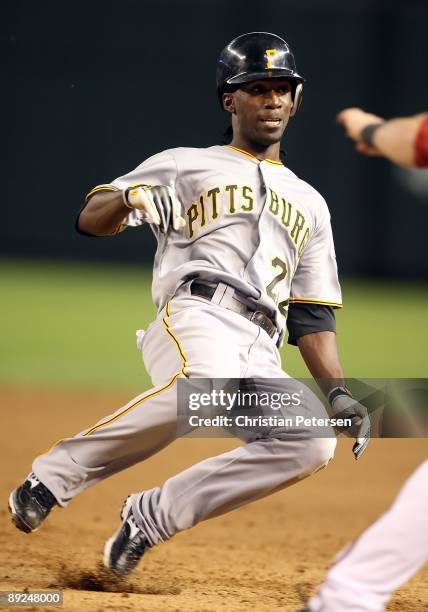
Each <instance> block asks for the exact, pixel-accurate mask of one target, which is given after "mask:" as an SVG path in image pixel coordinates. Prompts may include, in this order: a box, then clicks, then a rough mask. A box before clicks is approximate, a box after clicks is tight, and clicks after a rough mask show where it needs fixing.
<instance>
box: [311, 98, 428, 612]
mask: <svg viewBox="0 0 428 612" xmlns="http://www.w3.org/2000/svg"><path fill="white" fill-rule="evenodd" d="M337 119H338V122H339V123H340V124H342V125H343V126H344V128H345V130H346V133H347V134H348V136H349V137H350V138H352V139H353V140H354V141H355V142H356V143H357V149H358V150H359V151H360V152H361V153H364V154H367V155H383V156H384V157H386V158H387V159H390V160H391V161H395V162H396V163H398V164H400V165H402V166H410V167H415V168H416V167H420V168H421V167H427V166H428V113H424V114H420V115H414V116H413V117H405V118H398V119H392V120H390V121H384V120H383V119H381V118H380V117H377V116H376V115H372V114H371V113H366V112H364V111H362V110H361V109H359V108H349V109H345V110H343V111H342V112H341V113H339V115H338V117H337ZM427 560H428V461H425V462H424V463H422V465H420V466H419V467H418V469H417V470H416V471H415V472H414V473H413V474H412V475H411V476H410V477H409V478H408V480H407V481H406V483H405V484H404V485H403V487H402V489H401V490H400V492H399V493H398V495H397V497H396V499H395V501H394V503H393V504H392V506H391V508H390V509H389V510H388V511H387V512H385V514H383V515H382V516H381V517H380V518H379V519H378V520H377V521H376V522H375V523H374V524H373V525H371V526H370V527H369V528H368V529H367V530H366V531H365V532H364V533H363V534H362V535H361V536H360V537H359V538H358V539H357V540H356V541H355V542H354V543H353V544H352V545H351V546H349V547H347V548H345V550H344V551H342V552H341V553H340V554H339V555H338V557H337V559H336V561H335V563H334V564H333V565H332V567H331V568H330V570H329V572H328V574H327V577H326V579H325V581H324V583H323V584H322V585H321V586H320V587H319V588H318V591H317V593H316V595H315V596H314V597H312V599H311V600H310V601H309V604H308V606H307V608H306V611H307V612H343V611H344V610H355V612H381V611H382V610H384V609H385V606H386V605H387V603H388V601H389V600H390V598H391V596H392V594H393V592H394V591H395V590H396V589H398V588H399V587H400V586H401V585H402V584H404V583H405V582H406V581H407V580H409V579H410V578H411V577H412V576H413V575H414V574H415V573H416V572H417V571H418V570H419V569H420V568H421V567H422V566H423V565H424V563H426V561H427Z"/></svg>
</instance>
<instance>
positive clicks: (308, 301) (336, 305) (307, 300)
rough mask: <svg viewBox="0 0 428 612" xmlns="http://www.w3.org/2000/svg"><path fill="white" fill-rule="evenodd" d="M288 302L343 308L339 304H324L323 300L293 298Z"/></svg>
mask: <svg viewBox="0 0 428 612" xmlns="http://www.w3.org/2000/svg"><path fill="white" fill-rule="evenodd" d="M288 301H289V302H291V303H295V304H321V306H333V308H343V304H339V303H338V302H324V301H323V300H318V299H316V298H292V297H291V298H289V300H288Z"/></svg>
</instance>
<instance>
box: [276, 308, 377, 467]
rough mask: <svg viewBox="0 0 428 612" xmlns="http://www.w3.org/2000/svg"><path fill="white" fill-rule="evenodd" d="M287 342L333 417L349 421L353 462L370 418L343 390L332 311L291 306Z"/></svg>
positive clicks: (365, 438)
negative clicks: (299, 354)
mask: <svg viewBox="0 0 428 612" xmlns="http://www.w3.org/2000/svg"><path fill="white" fill-rule="evenodd" d="M287 327H288V332H289V338H288V342H289V343H290V344H294V345H297V346H298V347H299V351H300V353H301V355H302V357H303V360H304V361H305V363H306V365H307V367H308V370H309V371H310V373H311V374H312V376H313V377H314V379H315V380H316V381H317V383H318V385H319V386H320V388H321V390H322V392H323V393H324V394H325V396H326V397H327V399H328V401H329V404H330V406H331V409H332V416H335V417H340V418H350V419H351V421H352V426H351V427H350V428H348V431H349V432H350V433H351V435H353V436H354V437H355V438H356V443H355V444H354V446H353V449H352V450H353V453H354V456H355V458H356V459H359V457H360V456H361V454H362V453H363V452H364V450H365V449H366V447H367V444H368V441H369V436H370V419H369V417H368V413H367V410H366V408H365V407H364V406H362V405H361V404H359V403H358V402H356V401H355V400H354V399H353V398H352V395H351V393H350V392H349V390H348V389H347V388H346V383H345V378H344V374H343V368H342V365H341V363H340V358H339V351H338V348H337V342H336V333H335V332H336V320H335V317H334V312H333V308H332V307H331V306H326V305H324V304H313V303H300V304H297V303H294V304H293V303H292V304H291V305H290V308H289V315H288V319H287Z"/></svg>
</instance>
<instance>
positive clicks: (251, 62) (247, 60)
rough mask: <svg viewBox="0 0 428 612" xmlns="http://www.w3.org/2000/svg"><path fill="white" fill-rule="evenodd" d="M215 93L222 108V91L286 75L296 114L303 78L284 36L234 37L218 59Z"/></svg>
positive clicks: (259, 33) (252, 34)
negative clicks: (298, 71)
mask: <svg viewBox="0 0 428 612" xmlns="http://www.w3.org/2000/svg"><path fill="white" fill-rule="evenodd" d="M216 77H217V94H218V99H219V101H220V105H221V107H222V108H223V100H222V96H223V93H224V92H226V91H234V90H236V89H239V86H240V85H242V84H243V83H249V82H250V81H257V80H258V79H273V78H278V77H282V78H287V79H289V80H290V81H291V82H292V85H293V90H292V94H293V108H292V110H291V113H290V115H291V116H293V115H295V114H296V112H297V109H298V108H299V106H300V102H301V100H302V88H303V82H304V80H305V79H304V78H303V77H301V76H300V74H298V73H297V70H296V62H295V61H294V55H293V53H292V51H291V49H290V47H289V46H288V44H287V43H286V42H285V40H284V39H282V38H280V37H279V36H276V34H270V33H269V32H249V33H248V34H242V35H241V36H238V37H237V38H234V39H233V40H232V41H231V42H230V43H229V44H228V45H226V47H225V48H224V49H223V51H222V52H221V54H220V57H219V58H218V62H217V73H216Z"/></svg>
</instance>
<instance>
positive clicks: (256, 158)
mask: <svg viewBox="0 0 428 612" xmlns="http://www.w3.org/2000/svg"><path fill="white" fill-rule="evenodd" d="M226 146H227V147H228V148H229V149H233V150H234V151H237V152H238V153H242V154H243V155H246V156H247V157H250V158H251V159H253V160H254V161H256V162H257V163H258V164H259V163H260V162H262V161H266V162H269V163H270V164H275V165H276V166H283V165H284V164H283V163H282V162H281V161H275V160H274V159H259V158H258V157H256V156H255V155H253V154H252V153H248V151H244V149H239V148H238V147H234V146H233V145H226Z"/></svg>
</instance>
